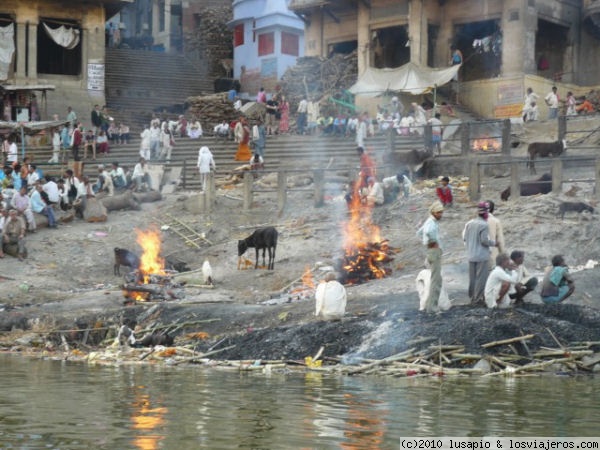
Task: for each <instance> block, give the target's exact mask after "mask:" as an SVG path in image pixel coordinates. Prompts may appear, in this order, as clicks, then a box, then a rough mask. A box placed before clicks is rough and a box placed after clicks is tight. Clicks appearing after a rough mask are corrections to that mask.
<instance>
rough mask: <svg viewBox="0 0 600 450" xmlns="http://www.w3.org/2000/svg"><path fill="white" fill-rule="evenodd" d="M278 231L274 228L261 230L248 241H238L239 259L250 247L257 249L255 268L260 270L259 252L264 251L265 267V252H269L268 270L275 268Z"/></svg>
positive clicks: (247, 239)
mask: <svg viewBox="0 0 600 450" xmlns="http://www.w3.org/2000/svg"><path fill="white" fill-rule="evenodd" d="M278 234H279V233H277V230H276V229H275V228H273V227H267V228H259V229H258V230H255V231H254V233H252V234H251V235H250V236H248V237H247V238H246V239H242V240H240V241H238V257H239V256H242V255H243V254H244V253H245V252H246V250H248V248H250V247H254V248H255V249H256V263H255V264H254V268H255V269H257V268H258V251H259V250H261V249H262V251H263V253H262V257H263V266H264V265H265V251H266V250H268V251H269V264H268V265H267V269H269V270H273V269H274V268H275V249H276V248H277V236H278Z"/></svg>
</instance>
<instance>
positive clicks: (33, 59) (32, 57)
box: [27, 21, 38, 78]
mask: <svg viewBox="0 0 600 450" xmlns="http://www.w3.org/2000/svg"><path fill="white" fill-rule="evenodd" d="M37 30H38V23H37V22H31V21H30V22H29V23H28V33H29V42H28V45H27V76H28V78H37Z"/></svg>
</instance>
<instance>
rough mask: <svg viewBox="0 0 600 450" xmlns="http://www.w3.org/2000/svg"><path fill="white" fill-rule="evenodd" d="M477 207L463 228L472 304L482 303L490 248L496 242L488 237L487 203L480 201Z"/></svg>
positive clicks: (488, 270) (488, 268) (487, 273)
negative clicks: (473, 216) (475, 213)
mask: <svg viewBox="0 0 600 450" xmlns="http://www.w3.org/2000/svg"><path fill="white" fill-rule="evenodd" d="M477 208H478V214H477V217H476V218H474V219H471V220H469V221H468V222H467V224H466V225H465V228H464V230H463V241H464V243H465V246H466V247H467V258H468V260H469V298H470V299H471V305H473V306H475V305H479V304H481V305H483V304H484V301H485V300H484V293H485V283H486V281H487V278H488V275H489V273H490V266H489V260H490V248H491V247H495V246H496V242H495V241H493V240H492V239H490V228H489V225H488V223H487V218H488V211H489V205H488V203H487V202H480V203H479V204H478V205H477Z"/></svg>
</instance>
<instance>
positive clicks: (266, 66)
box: [260, 58, 277, 78]
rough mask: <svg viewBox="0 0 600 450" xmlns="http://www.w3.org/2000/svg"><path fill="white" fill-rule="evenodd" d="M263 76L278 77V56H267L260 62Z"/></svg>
mask: <svg viewBox="0 0 600 450" xmlns="http://www.w3.org/2000/svg"><path fill="white" fill-rule="evenodd" d="M260 76H261V78H273V77H274V78H277V58H265V59H263V60H261V62H260Z"/></svg>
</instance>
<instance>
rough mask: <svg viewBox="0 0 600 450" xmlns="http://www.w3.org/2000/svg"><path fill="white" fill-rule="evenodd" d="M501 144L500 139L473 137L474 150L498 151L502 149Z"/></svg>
mask: <svg viewBox="0 0 600 450" xmlns="http://www.w3.org/2000/svg"><path fill="white" fill-rule="evenodd" d="M501 145H502V142H501V141H500V139H495V138H491V137H481V138H479V139H473V144H472V148H473V151H474V152H497V151H500V147H501Z"/></svg>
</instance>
